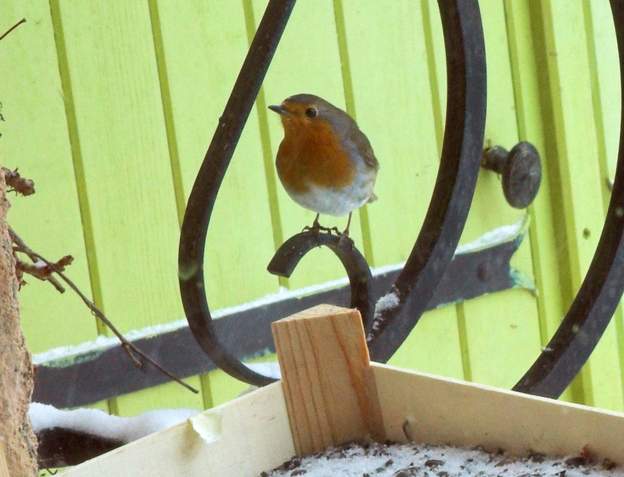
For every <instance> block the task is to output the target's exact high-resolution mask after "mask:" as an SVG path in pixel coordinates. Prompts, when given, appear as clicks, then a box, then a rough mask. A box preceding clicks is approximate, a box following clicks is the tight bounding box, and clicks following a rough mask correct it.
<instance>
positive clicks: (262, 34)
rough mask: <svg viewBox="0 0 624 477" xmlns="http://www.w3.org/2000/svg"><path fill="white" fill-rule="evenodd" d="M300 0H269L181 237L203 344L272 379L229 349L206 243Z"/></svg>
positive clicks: (183, 278)
mask: <svg viewBox="0 0 624 477" xmlns="http://www.w3.org/2000/svg"><path fill="white" fill-rule="evenodd" d="M294 4H295V0H270V2H269V4H268V6H267V8H266V11H265V13H264V16H263V17H262V21H261V22H260V25H259V26H258V31H257V32H256V35H255V36H254V39H253V42H252V43H251V46H250V48H249V52H248V53H247V57H246V58H245V62H244V63H243V66H242V68H241V71H240V73H239V75H238V78H237V79H236V83H235V84H234V88H233V89H232V93H231V94H230V98H229V100H228V102H227V105H226V106H225V110H224V112H223V115H222V116H221V118H220V119H219V125H218V127H217V130H216V132H215V135H214V137H213V138H212V142H211V143H210V147H209V148H208V152H206V156H205V157H204V161H203V163H202V165H201V168H200V170H199V173H198V174H197V178H196V179H195V183H194V184H193V190H192V191H191V195H190V197H189V200H188V204H187V206H186V212H185V214H184V222H183V224H182V231H181V237H180V248H179V255H178V270H179V271H178V274H179V281H180V292H181V295H182V303H183V305H184V311H185V313H186V318H187V320H188V322H189V327H190V329H191V331H192V332H193V335H194V336H195V338H196V339H197V342H198V343H199V345H200V346H201V348H202V349H203V350H204V352H206V353H207V354H208V356H210V358H211V359H212V360H213V361H214V363H215V364H216V365H217V366H219V367H220V368H221V369H223V370H224V371H225V372H227V373H229V374H231V375H232V376H234V377H236V378H238V379H241V380H243V381H246V382H249V383H254V384H268V383H269V382H271V381H272V380H271V379H269V378H267V377H265V376H262V375H260V374H258V373H255V372H253V371H252V370H251V369H249V368H248V367H246V366H245V365H243V364H242V363H241V362H240V361H239V360H238V359H237V358H236V357H235V356H233V355H232V354H230V353H228V351H227V350H225V349H224V348H223V347H222V346H221V344H220V343H219V339H218V337H217V334H216V331H215V329H214V324H213V322H212V317H211V316H210V310H209V308H208V302H207V300H206V293H205V287H204V272H203V265H204V243H205V241H206V233H207V231H208V224H209V222H210V216H211V214H212V209H213V207H214V203H215V199H216V197H217V192H218V191H219V187H220V186H221V182H222V181H223V176H224V175H225V171H226V169H227V167H228V165H229V163H230V159H231V158H232V154H233V153H234V148H235V146H236V143H237V142H238V139H239V137H240V134H241V132H242V130H243V126H244V125H245V122H246V121H247V117H248V116H249V112H250V111H251V108H252V107H253V104H254V101H255V99H256V96H257V95H258V91H259V90H260V85H261V84H262V80H263V79H264V76H265V74H266V71H267V68H268V66H269V64H270V62H271V59H272V57H273V53H274V52H275V49H276V48H277V44H278V43H279V40H280V38H281V36H282V33H283V31H284V28H285V27H286V22H287V21H288V18H289V16H290V13H291V11H292V9H293V7H294Z"/></svg>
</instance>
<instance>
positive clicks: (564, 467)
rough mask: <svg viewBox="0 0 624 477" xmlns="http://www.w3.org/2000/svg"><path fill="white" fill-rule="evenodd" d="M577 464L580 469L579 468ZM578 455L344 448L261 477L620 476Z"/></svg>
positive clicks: (402, 446) (619, 472) (396, 446)
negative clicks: (548, 455)
mask: <svg viewBox="0 0 624 477" xmlns="http://www.w3.org/2000/svg"><path fill="white" fill-rule="evenodd" d="M579 464H580V465H579ZM584 464H585V462H584V459H583V458H581V457H572V458H567V459H553V458H547V457H544V456H542V455H539V454H534V455H532V456H530V457H528V458H513V457H510V456H507V455H505V454H503V453H488V452H485V451H483V450H481V449H466V448H456V447H449V446H432V445H428V444H393V445H389V446H385V445H382V444H376V443H372V444H366V445H365V446H364V447H363V446H361V445H356V444H348V445H345V446H341V447H338V448H332V449H329V450H327V451H325V452H324V453H322V454H321V455H314V456H310V457H304V458H293V459H291V460H290V461H288V462H285V463H284V464H282V466H280V467H279V468H277V469H274V470H273V471H269V472H263V473H261V474H260V475H261V476H262V477H268V476H270V477H278V476H295V475H305V477H331V476H341V477H350V476H352V477H356V476H357V477H362V476H373V475H374V476H375V477H409V476H426V475H429V476H444V477H463V476H471V475H474V476H476V475H479V476H506V477H514V476H516V477H519V476H560V477H563V476H565V477H581V476H583V477H585V476H587V475H593V476H611V477H615V476H624V472H622V469H621V468H617V469H613V470H606V468H605V467H608V466H609V465H607V464H608V463H606V462H605V463H604V464H605V465H601V464H598V465H593V466H592V465H588V466H585V465H584Z"/></svg>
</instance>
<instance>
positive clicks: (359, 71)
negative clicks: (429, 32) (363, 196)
mask: <svg viewBox="0 0 624 477" xmlns="http://www.w3.org/2000/svg"><path fill="white" fill-rule="evenodd" d="M337 3H341V4H342V5H343V9H344V22H345V25H344V31H345V34H346V39H345V41H346V44H347V45H348V48H349V58H350V65H351V82H352V85H353V92H352V95H353V99H354V102H355V107H356V110H357V117H358V120H359V122H360V124H361V125H362V127H364V125H366V126H367V129H366V130H368V131H370V133H369V135H368V136H369V139H370V140H371V143H372V145H373V148H374V149H375V152H376V154H377V157H378V159H379V161H380V164H381V169H380V172H379V176H378V180H377V186H376V193H377V195H378V197H379V200H378V202H376V203H374V204H372V205H371V206H370V207H368V217H369V223H370V236H371V238H372V257H374V263H375V264H377V265H384V264H388V263H397V262H401V261H403V260H405V259H406V257H407V255H408V254H409V252H410V250H411V248H412V247H413V245H414V240H415V239H416V237H417V235H418V232H419V230H420V227H421V224H422V220H423V218H424V215H425V212H426V210H427V207H428V205H429V198H430V196H431V192H432V190H433V184H434V183H435V177H436V174H437V170H438V162H439V153H440V145H439V143H438V136H440V134H439V133H438V131H436V127H437V126H439V123H438V124H437V123H436V120H437V121H442V117H441V114H440V113H441V110H440V108H439V94H437V93H438V91H439V90H438V88H439V85H438V84H433V83H431V79H432V78H437V76H438V74H439V72H438V71H437V67H436V62H439V61H442V62H444V56H443V57H442V58H438V57H437V56H436V51H434V48H433V45H432V44H429V45H428V43H427V42H428V41H430V40H431V37H429V38H428V37H427V36H426V35H425V33H423V31H426V27H425V25H427V26H428V27H429V28H430V29H431V19H430V18H429V17H428V16H427V17H423V12H422V10H421V5H420V4H419V3H416V2H410V1H401V2H394V3H393V7H392V8H387V4H385V3H384V2H369V3H366V4H362V3H361V2H357V1H353V0H346V1H343V0H339V1H338V2H337ZM434 8H436V9H437V6H434ZM372 18H380V19H383V21H379V22H373V21H371V19H372ZM390 25H392V27H391V28H390V27H389V26H390ZM440 40H441V38H440ZM443 64H444V63H443ZM432 69H433V71H432ZM444 74H445V73H444ZM443 84H445V81H444V83H443ZM370 91H377V92H378V94H375V95H371V94H370ZM443 94H445V90H444V91H443ZM436 110H437V111H438V113H437V115H436V112H435V111H436ZM440 140H441V139H440ZM388 237H392V240H389V239H388ZM432 336H433V338H432ZM436 350H437V352H436ZM441 350H443V351H441ZM438 353H439V354H438ZM436 355H438V356H439V355H444V356H445V358H444V359H432V357H433V356H436ZM391 363H392V364H395V365H401V366H408V367H417V368H418V369H423V370H427V371H430V372H437V373H441V374H445V375H449V376H454V377H459V376H462V366H461V353H460V348H459V339H458V331H457V323H456V315H455V312H454V309H453V308H452V307H450V308H446V309H443V310H436V311H435V312H432V313H428V314H426V315H425V316H424V317H423V318H422V321H421V323H419V325H418V326H417V327H416V329H415V330H414V331H413V332H412V334H411V335H410V336H409V337H408V339H407V341H406V342H405V343H404V345H403V347H402V348H401V349H400V350H399V351H398V352H397V353H396V354H395V356H394V357H393V358H392V360H391Z"/></svg>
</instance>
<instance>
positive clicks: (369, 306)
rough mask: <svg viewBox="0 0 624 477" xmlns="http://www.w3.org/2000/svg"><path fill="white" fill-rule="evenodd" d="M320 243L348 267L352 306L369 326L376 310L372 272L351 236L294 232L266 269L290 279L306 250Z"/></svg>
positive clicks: (366, 326) (346, 268)
mask: <svg viewBox="0 0 624 477" xmlns="http://www.w3.org/2000/svg"><path fill="white" fill-rule="evenodd" d="M321 246H325V247H327V248H329V249H330V250H331V251H332V252H334V253H335V254H336V256H337V257H338V259H339V260H340V262H341V263H342V265H343V266H344V267H345V271H346V272H347V276H348V277H349V287H350V288H351V307H352V308H357V309H358V310H359V311H360V314H361V315H362V320H363V322H364V328H365V329H366V330H368V329H370V327H371V326H372V324H373V323H372V322H373V313H374V312H375V303H374V302H373V293H372V290H371V281H372V276H371V271H370V268H369V267H368V263H367V262H366V259H365V258H364V256H363V255H362V254H361V253H360V251H359V250H358V249H357V248H356V247H355V244H354V243H353V241H352V240H351V239H350V238H348V237H344V236H337V235H332V234H328V233H319V232H318V231H314V230H310V231H308V232H302V233H300V234H297V235H294V236H293V237H291V238H289V239H288V240H286V242H284V243H283V244H282V246H281V247H280V248H279V249H278V250H277V252H275V255H274V256H273V258H272V259H271V262H270V263H269V266H268V267H267V270H268V271H269V272H271V273H272V274H274V275H278V276H280V277H286V278H288V277H290V275H291V274H292V272H293V271H294V270H295V267H296V266H297V264H298V263H299V261H300V260H301V259H302V258H303V257H304V255H305V254H306V253H308V252H309V251H310V250H312V249H313V248H315V247H321Z"/></svg>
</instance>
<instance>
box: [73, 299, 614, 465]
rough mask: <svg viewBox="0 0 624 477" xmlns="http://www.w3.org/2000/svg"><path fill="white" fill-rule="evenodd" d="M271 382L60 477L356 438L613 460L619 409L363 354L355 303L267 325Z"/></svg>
mask: <svg viewBox="0 0 624 477" xmlns="http://www.w3.org/2000/svg"><path fill="white" fill-rule="evenodd" d="M273 336H274V339H275V344H276V349H277V353H278V359H279V362H280V368H281V372H282V380H281V381H279V382H276V383H273V384H270V385H268V386H265V387H263V388H260V389H258V390H256V391H254V392H252V393H250V394H248V395H245V396H243V397H240V398H238V399H236V400H234V401H231V402H228V403H226V404H223V405H221V406H219V407H215V408H213V409H210V410H207V411H205V412H203V413H200V414H198V415H196V416H194V417H192V418H191V419H189V420H188V421H186V422H184V423H182V424H179V425H177V426H175V427H172V428H169V429H167V430H164V431H161V432H158V433H155V434H152V435H149V436H147V437H145V438H143V439H140V440H138V441H135V442H132V443H130V444H127V445H125V446H123V447H120V448H118V449H115V450H113V451H111V452H109V453H107V454H104V455H101V456H99V457H97V458H95V459H92V460H90V461H87V462H85V463H83V464H81V465H79V466H76V467H74V468H71V469H69V470H68V471H66V473H64V474H63V475H64V476H67V477H92V476H104V475H133V476H136V477H142V476H146V477H147V476H150V477H154V476H170V475H184V476H188V477H193V476H202V477H205V476H220V477H227V476H233V477H234V476H236V477H246V476H249V477H251V476H254V477H255V476H258V475H260V473H261V472H262V471H266V470H269V469H272V468H274V467H277V466H279V465H280V464H281V463H283V462H284V461H287V460H288V459H290V458H291V457H292V456H294V455H296V454H297V455H303V454H307V453H311V452H317V451H320V450H323V449H325V448H327V447H330V446H333V445H340V444H343V443H345V442H349V441H353V440H361V439H371V438H372V439H375V440H391V441H396V442H406V441H408V440H412V441H415V442H426V443H430V444H450V445H455V446H462V447H474V446H482V447H484V448H485V449H503V450H505V451H507V452H509V453H510V454H516V455H519V456H520V455H526V454H527V453H528V452H529V451H530V452H534V453H542V454H547V455H553V456H562V455H575V454H578V453H579V452H580V451H581V450H582V449H585V450H587V451H589V452H591V454H592V455H593V456H594V457H595V458H597V459H609V460H610V461H612V462H614V463H616V464H619V465H624V460H623V459H624V440H623V439H622V436H623V435H624V414H621V413H615V412H609V411H604V410H599V409H595V408H590V407H586V406H581V405H576V404H570V403H565V402H560V401H556V400H553V399H548V398H542V397H536V396H532V395H527V394H522V393H518V392H513V391H508V390H503V389H497V388H493V387H489V386H484V385H480V384H475V383H467V382H463V381H459V380H453V379H448V378H443V377H440V376H433V375H429V374H424V373H419V372H415V371H408V370H403V369H398V368H394V367H392V366H386V365H381V364H377V363H374V362H369V359H368V350H367V347H366V341H365V337H364V331H363V327H362V322H361V319H360V316H359V312H358V311H357V310H351V309H346V308H340V307H335V306H329V305H320V306H316V307H314V308H311V309H308V310H306V311H303V312H301V313H297V314H295V315H293V316H290V317H288V318H285V319H283V320H280V321H277V322H275V323H274V324H273Z"/></svg>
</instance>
